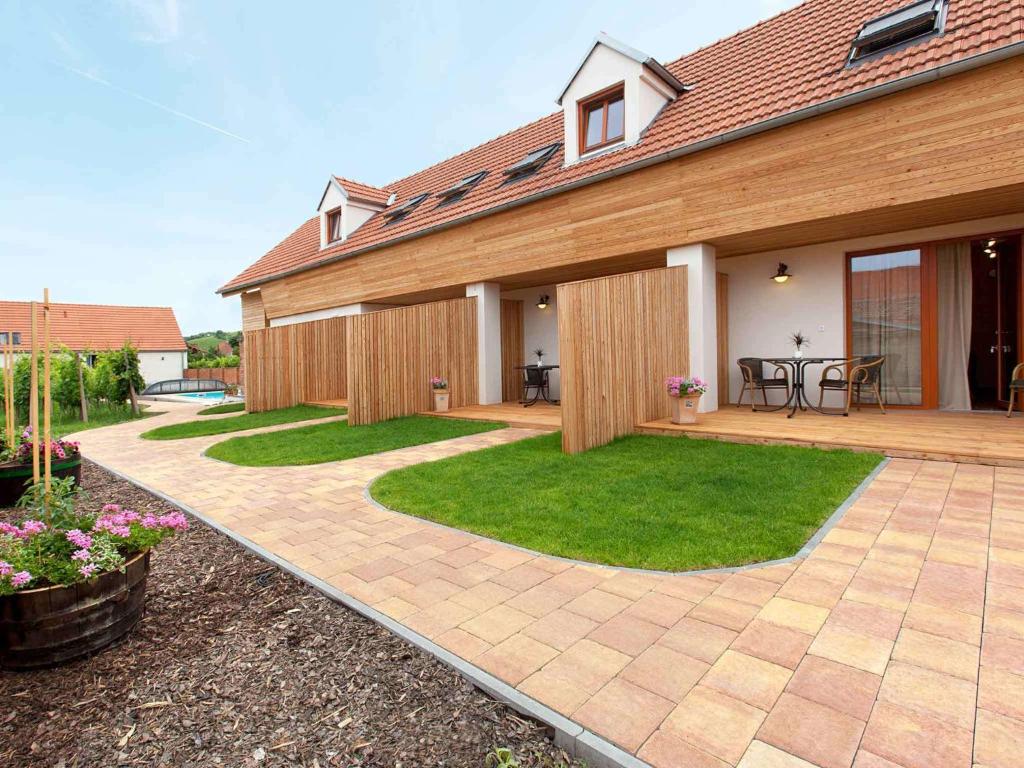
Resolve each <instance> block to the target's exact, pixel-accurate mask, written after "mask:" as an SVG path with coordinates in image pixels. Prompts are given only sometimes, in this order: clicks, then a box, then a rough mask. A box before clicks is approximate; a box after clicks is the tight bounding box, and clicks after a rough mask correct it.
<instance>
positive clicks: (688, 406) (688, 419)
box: [670, 395, 701, 424]
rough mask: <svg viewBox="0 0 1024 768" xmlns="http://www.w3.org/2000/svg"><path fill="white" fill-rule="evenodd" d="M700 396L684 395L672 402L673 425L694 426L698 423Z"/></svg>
mask: <svg viewBox="0 0 1024 768" xmlns="http://www.w3.org/2000/svg"><path fill="white" fill-rule="evenodd" d="M700 397H701V396H700V395H682V396H681V397H673V398H670V399H671V400H672V423H673V424H693V423H695V422H696V421H697V409H698V408H699V406H700Z"/></svg>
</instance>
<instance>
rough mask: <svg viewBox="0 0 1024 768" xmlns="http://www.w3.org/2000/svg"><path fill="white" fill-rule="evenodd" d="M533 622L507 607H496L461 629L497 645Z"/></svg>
mask: <svg viewBox="0 0 1024 768" xmlns="http://www.w3.org/2000/svg"><path fill="white" fill-rule="evenodd" d="M532 622H533V617H532V616H529V615H527V614H525V613H522V612H521V611H517V610H516V609H515V608H509V607H508V606H506V605H496V606H495V607H494V608H490V609H488V610H487V611H484V612H483V613H481V614H479V615H478V616H475V617H474V618H472V619H469V620H468V621H466V622H464V623H463V624H462V625H461V627H462V629H464V630H466V631H467V632H471V633H473V634H474V635H476V636H477V637H479V638H480V639H481V640H486V641H487V642H488V643H491V644H492V645H497V644H498V643H500V642H501V641H502V640H504V639H506V638H508V637H511V636H512V635H514V634H516V633H517V632H518V631H519V630H521V629H522V628H523V627H525V626H526V625H527V624H530V623H532Z"/></svg>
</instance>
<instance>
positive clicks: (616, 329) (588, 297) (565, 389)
mask: <svg viewBox="0 0 1024 768" xmlns="http://www.w3.org/2000/svg"><path fill="white" fill-rule="evenodd" d="M688 328H689V321H688V313H687V299H686V267H670V268H667V269H654V270H649V271H646V272H630V273H628V274H624V275H615V276H613V277H604V278H599V279H597V280H586V281H583V282H579V283H567V284H563V285H559V286H558V345H559V354H560V356H561V374H562V449H563V450H564V451H566V452H567V453H578V452H579V451H585V450H587V449H589V448H594V447H595V446H598V445H604V444H605V443H607V442H609V441H611V440H612V439H614V438H616V437H618V436H619V435H624V434H628V433H630V432H632V431H634V428H635V427H636V425H637V424H640V423H642V422H645V421H650V420H651V419H657V418H661V417H663V416H667V415H668V413H669V400H668V395H667V394H666V393H665V378H666V377H668V376H672V375H686V374H687V373H688V370H689V359H690V358H689V354H690V353H689V343H688V335H689V334H688V330H687V329H688Z"/></svg>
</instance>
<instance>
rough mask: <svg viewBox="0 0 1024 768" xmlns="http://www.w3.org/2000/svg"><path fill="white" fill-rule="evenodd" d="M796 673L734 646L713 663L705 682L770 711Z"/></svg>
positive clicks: (704, 678) (711, 686) (702, 682)
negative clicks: (738, 650)
mask: <svg viewBox="0 0 1024 768" xmlns="http://www.w3.org/2000/svg"><path fill="white" fill-rule="evenodd" d="M792 674H793V673H792V670H789V669H787V668H786V667H782V666H779V665H778V664H773V663H771V662H770V661H764V660H763V659H758V658H755V657H754V656H748V655H747V654H745V653H738V652H737V651H734V650H731V649H730V650H728V651H726V652H725V653H723V654H722V656H721V657H720V658H719V659H718V661H716V662H715V663H714V664H713V665H712V667H711V669H709V670H708V672H707V674H706V675H704V677H703V679H702V680H701V685H704V686H707V687H708V688H713V689H714V690H716V691H720V692H721V693H725V694H728V695H729V696H732V697H733V698H734V699H739V700H740V701H743V702H746V703H747V704H751V705H753V706H755V707H758V708H759V709H763V710H765V711H766V712H767V711H769V710H770V709H771V708H772V706H773V705H774V704H775V701H776V700H777V699H778V698H779V695H780V694H781V693H782V691H783V689H785V687H786V683H788V682H789V678H790V676H791V675H792Z"/></svg>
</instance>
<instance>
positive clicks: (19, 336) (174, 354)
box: [0, 301, 188, 384]
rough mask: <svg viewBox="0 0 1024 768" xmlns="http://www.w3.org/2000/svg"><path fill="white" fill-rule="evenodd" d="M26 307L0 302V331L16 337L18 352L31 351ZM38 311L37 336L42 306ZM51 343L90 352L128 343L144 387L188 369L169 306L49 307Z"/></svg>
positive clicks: (85, 305)
mask: <svg viewBox="0 0 1024 768" xmlns="http://www.w3.org/2000/svg"><path fill="white" fill-rule="evenodd" d="M30 306H31V305H30V304H29V302H27V301H0V331H4V332H7V331H12V332H13V333H15V334H16V336H15V341H17V342H20V343H17V344H15V350H16V351H17V352H25V353H27V352H30V351H31V348H32V347H31V343H32V336H31V317H32V316H31V311H30V309H29V308H30ZM37 306H39V305H37ZM38 312H39V314H38V328H39V332H40V333H41V332H42V308H41V306H40V307H39V310H38ZM50 339H51V341H52V343H53V344H54V345H61V346H65V347H67V348H68V349H70V350H71V351H73V352H88V353H95V352H102V351H105V350H108V349H117V348H119V347H121V346H122V345H124V343H125V342H126V341H128V342H131V344H132V346H134V347H135V348H136V349H137V350H138V352H139V370H140V372H141V373H142V378H143V379H145V381H146V383H147V384H150V383H152V382H155V381H163V380H164V379H180V378H181V376H182V371H183V370H184V369H185V367H186V366H187V365H188V347H187V346H186V345H185V339H184V338H183V337H182V335H181V328H179V327H178V320H177V319H176V318H175V316H174V310H173V309H171V308H170V307H119V306H110V305H105V304H55V303H51V304H50Z"/></svg>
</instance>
